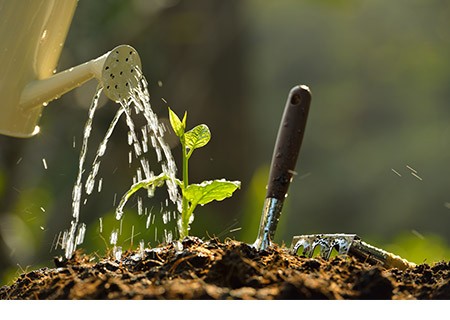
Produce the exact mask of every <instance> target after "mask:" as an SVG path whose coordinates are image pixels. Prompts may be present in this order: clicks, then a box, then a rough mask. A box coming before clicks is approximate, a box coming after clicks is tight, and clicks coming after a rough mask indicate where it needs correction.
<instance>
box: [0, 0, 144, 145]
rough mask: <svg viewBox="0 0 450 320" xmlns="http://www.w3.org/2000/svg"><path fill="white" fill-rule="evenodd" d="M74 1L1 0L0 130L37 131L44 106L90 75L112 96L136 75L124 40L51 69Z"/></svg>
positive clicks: (120, 94)
mask: <svg viewBox="0 0 450 320" xmlns="http://www.w3.org/2000/svg"><path fill="white" fill-rule="evenodd" d="M77 2H78V1H77V0H0V101H1V102H0V134H4V135H9V136H13V137H22V138H27V137H31V136H33V135H35V134H37V133H38V132H39V126H38V122H39V118H40V116H41V113H42V109H43V108H44V106H46V105H47V104H48V102H50V101H52V100H54V99H57V98H59V97H60V96H61V95H63V94H64V93H66V92H68V91H70V90H72V89H74V88H76V87H78V86H80V85H82V84H83V83H85V82H86V81H88V80H90V79H92V78H96V79H97V80H98V81H99V82H100V83H101V85H102V86H103V88H104V92H105V94H106V96H107V97H108V98H110V99H111V100H113V101H119V100H124V99H126V98H127V97H128V95H129V93H130V92H131V91H130V90H131V89H132V88H134V87H136V84H137V82H138V81H140V78H139V77H140V76H139V75H140V69H141V60H140V58H139V55H138V53H137V52H136V50H134V49H133V48H132V47H130V46H128V45H121V46H118V47H116V48H114V49H113V50H111V51H110V52H108V53H106V54H104V55H103V56H101V57H99V58H97V59H94V60H91V61H88V62H86V63H84V64H81V65H78V66H76V67H73V68H70V69H68V70H65V71H62V72H60V73H55V68H56V66H57V64H58V60H59V57H60V54H61V50H62V48H63V45H64V42H65V39H66V36H67V32H68V30H69V27H70V24H71V21H72V18H73V15H74V12H75V8H76V6H77Z"/></svg>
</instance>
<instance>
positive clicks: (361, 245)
mask: <svg viewBox="0 0 450 320" xmlns="http://www.w3.org/2000/svg"><path fill="white" fill-rule="evenodd" d="M301 247H303V251H302V253H303V255H305V256H306V257H308V258H311V257H312V256H313V255H314V252H315V249H316V248H317V247H319V248H320V256H321V257H322V258H324V259H329V258H330V256H331V253H332V252H333V249H335V250H336V251H337V253H338V254H339V255H351V256H353V257H355V258H357V259H359V260H362V261H364V262H368V263H372V264H377V265H381V266H383V267H385V268H398V269H401V270H404V269H406V268H413V267H415V264H414V263H412V262H409V261H408V260H406V259H403V258H401V257H399V256H397V255H395V254H393V253H390V252H387V251H385V250H383V249H380V248H377V247H374V246H372V245H370V244H368V243H365V242H364V241H362V240H361V238H360V237H359V236H358V235H356V234H347V233H333V234H311V235H301V236H295V237H293V238H292V244H291V252H292V254H294V255H296V254H297V252H298V250H299V249H300V248H301Z"/></svg>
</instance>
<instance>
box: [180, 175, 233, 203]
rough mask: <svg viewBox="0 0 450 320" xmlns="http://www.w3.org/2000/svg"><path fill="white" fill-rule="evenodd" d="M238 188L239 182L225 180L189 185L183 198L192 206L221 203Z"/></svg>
mask: <svg viewBox="0 0 450 320" xmlns="http://www.w3.org/2000/svg"><path fill="white" fill-rule="evenodd" d="M240 187H241V182H240V181H227V180H225V179H220V180H212V181H204V182H202V183H200V184H191V185H189V186H188V187H187V188H186V190H185V192H184V196H185V197H186V198H187V199H188V201H189V202H191V203H192V204H194V205H197V204H200V205H204V204H207V203H210V202H211V201H222V200H223V199H225V198H229V197H231V196H232V195H233V192H234V191H236V189H238V188H240Z"/></svg>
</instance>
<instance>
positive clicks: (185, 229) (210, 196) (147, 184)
mask: <svg viewBox="0 0 450 320" xmlns="http://www.w3.org/2000/svg"><path fill="white" fill-rule="evenodd" d="M186 118H187V113H186V112H185V113H184V116H183V120H180V118H178V116H177V115H176V114H175V112H173V111H172V110H171V109H170V108H169V120H170V124H171V126H172V129H173V131H174V132H175V134H176V135H177V137H178V138H179V139H180V144H181V148H182V152H181V154H182V175H183V179H182V180H179V179H176V183H177V185H178V186H179V187H180V189H181V195H182V205H181V216H180V218H179V220H178V229H179V233H180V239H183V238H185V237H186V236H188V235H189V225H190V224H191V222H192V221H193V218H194V210H195V208H196V207H197V206H198V205H205V204H208V203H210V202H212V201H222V200H224V199H225V198H229V197H231V196H232V195H233V192H234V191H236V189H238V188H240V186H241V183H240V181H227V180H225V179H219V180H209V181H203V182H201V183H199V184H195V183H194V184H189V159H190V158H191V156H192V153H193V152H194V150H195V149H198V148H201V147H204V146H205V145H206V144H207V143H208V142H209V140H210V139H211V132H210V131H209V128H208V126H206V125H205V124H200V125H198V126H196V127H194V128H193V129H191V130H189V131H187V132H186ZM169 179H171V178H170V177H169V176H167V175H166V174H163V173H162V174H160V175H158V176H155V177H153V178H151V179H145V180H142V181H138V182H136V183H135V184H133V185H132V186H131V188H130V189H129V190H128V191H127V192H126V193H125V195H124V196H123V197H122V200H121V201H120V203H119V206H118V207H117V212H120V213H121V212H122V210H123V207H124V205H125V203H126V202H127V201H128V199H129V198H130V197H131V196H132V195H133V194H134V193H135V192H136V191H138V190H139V189H141V188H146V189H154V188H155V187H160V186H162V185H163V184H164V182H165V181H166V180H169Z"/></svg>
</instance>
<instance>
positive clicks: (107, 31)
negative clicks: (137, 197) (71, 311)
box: [0, 0, 450, 283]
mask: <svg viewBox="0 0 450 320" xmlns="http://www.w3.org/2000/svg"><path fill="white" fill-rule="evenodd" d="M12 32H13V31H12ZM119 44H129V45H132V46H133V47H135V48H136V49H137V51H138V52H139V54H140V56H141V59H142V63H143V71H144V74H145V76H146V77H147V80H148V81H149V90H150V95H151V103H152V106H153V108H154V110H155V112H156V113H157V114H158V115H159V116H160V118H161V119H162V118H166V117H167V106H170V107H171V108H172V109H173V110H174V111H176V112H177V113H178V114H179V115H181V114H182V113H183V112H184V111H185V110H187V111H188V114H189V116H188V127H189V128H190V127H193V126H194V125H196V124H199V123H206V124H207V125H208V126H209V127H210V129H211V132H212V140H211V142H210V143H209V144H208V146H206V147H205V148H203V149H200V150H199V151H197V152H196V153H195V155H194V156H193V157H192V159H191V162H190V164H191V168H190V169H191V171H190V180H191V181H192V182H200V181H202V180H205V179H213V178H223V177H224V178H227V179H230V180H241V181H242V188H241V190H238V191H237V192H236V193H235V195H234V196H233V197H232V198H230V199H226V200H224V201H223V202H220V203H215V204H211V205H208V206H205V207H201V208H198V209H197V211H196V218H195V221H194V222H193V224H192V231H191V234H193V235H196V236H199V237H203V238H208V237H209V236H218V237H220V238H221V239H225V238H227V237H228V238H235V239H238V240H242V241H246V242H253V241H254V240H255V237H256V233H257V228H258V225H259V219H260V215H261V209H262V203H263V199H264V196H265V185H266V181H267V175H268V170H269V169H268V168H269V164H270V160H271V156H272V149H273V145H274V142H275V137H276V133H277V130H278V125H279V121H280V118H281V114H282V112H283V108H284V104H285V100H286V97H287V94H288V92H289V90H290V89H291V88H292V87H293V86H294V85H297V84H306V85H308V86H309V87H310V88H311V91H312V93H313V101H312V105H311V111H310V115H309V120H308V124H307V130H306V134H305V137H304V141H303V147H302V150H301V153H300V157H299V162H298V166H297V171H298V175H297V177H296V178H295V179H294V182H293V184H292V185H291V188H290V190H289V196H288V198H287V202H286V204H285V209H284V211H283V214H282V216H281V220H280V224H279V227H278V230H277V235H276V239H275V240H276V242H278V243H283V242H284V243H286V244H287V245H290V240H291V238H292V236H293V235H299V234H310V233H325V232H327V233H334V232H339V233H342V232H346V233H357V234H359V235H360V236H361V237H362V238H363V239H364V240H365V241H366V242H369V243H371V244H373V245H377V246H380V247H382V248H384V249H386V250H390V251H392V252H394V253H396V254H399V255H401V256H403V257H405V258H407V259H410V260H411V261H414V262H416V263H422V262H427V263H432V262H434V261H438V260H442V259H445V260H448V259H450V249H449V243H450V233H449V232H448V225H449V223H450V192H449V191H450V166H449V164H450V59H449V57H450V3H449V2H446V1H439V0H428V1H423V0H422V1H420V0H408V1H405V0H403V1H387V0H379V1H356V0H347V1H346V0H340V1H332V0H329V1H327V0H321V1H318V0H315V1H311V0H304V1H298V0H284V1H256V0H245V1H244V0H243V1H241V0H233V1H221V0H197V1H181V0H105V1H87V0H84V1H83V0H82V1H79V3H78V8H77V11H76V13H75V17H74V20H73V22H72V25H71V28H70V31H69V34H68V38H67V41H66V43H65V46H64V50H63V53H62V56H61V59H60V63H59V67H58V70H63V69H66V68H69V67H72V66H75V65H78V64H80V63H82V62H85V61H88V60H90V59H93V58H96V57H98V56H100V55H102V54H103V53H105V52H107V51H109V50H111V49H112V48H113V47H115V46H116V45H119ZM95 87H96V83H95V81H91V82H90V83H89V84H86V85H84V86H82V87H80V88H78V89H76V90H74V91H72V92H70V93H68V94H66V95H64V96H63V97H61V99H59V100H57V101H54V102H52V103H50V105H49V106H48V107H47V109H45V110H44V113H43V115H42V118H41V121H40V126H41V133H40V134H39V135H38V136H36V137H33V138H30V139H27V140H21V139H15V138H10V137H5V136H1V137H0V254H1V259H0V279H2V280H0V281H1V282H2V283H4V282H7V281H9V280H8V279H11V277H14V276H17V275H18V274H19V273H21V272H22V271H23V270H31V269H33V268H37V267H40V266H51V265H52V263H51V259H52V257H53V256H56V255H61V254H63V252H62V250H61V249H57V250H55V249H54V248H53V247H54V241H55V239H56V237H57V236H58V234H59V233H60V232H61V231H62V230H65V229H67V228H69V227H70V221H71V218H72V216H71V196H72V188H73V184H74V182H75V180H76V175H77V168H78V157H79V152H80V146H81V137H82V131H83V127H84V122H85V120H86V118H87V108H88V106H89V104H90V101H91V99H92V96H93V92H94V90H95ZM163 99H164V100H165V101H167V103H165V102H164V100H163ZM102 103H103V104H105V106H104V107H102V108H101V109H100V110H98V112H97V114H96V117H95V120H94V129H93V133H92V141H91V142H90V149H89V151H88V160H87V164H90V163H91V162H92V159H93V156H94V153H95V149H96V148H97V145H98V142H99V141H100V139H101V138H102V137H103V135H104V133H105V131H106V129H107V128H108V126H109V123H110V121H111V120H112V117H113V116H114V114H115V110H117V106H116V105H115V104H113V103H111V102H108V101H106V100H105V99H104V100H103V102H102ZM163 121H164V120H163ZM122 122H123V123H120V124H119V125H118V127H117V128H116V131H115V133H114V135H113V137H112V140H111V142H110V144H109V146H108V151H107V153H106V155H105V157H104V159H103V161H102V167H101V170H100V176H101V177H103V188H102V192H101V193H96V194H94V195H92V197H90V198H89V199H88V202H87V203H86V205H84V206H82V208H81V220H82V221H83V222H86V224H87V234H86V238H85V242H84V244H83V245H82V246H81V248H83V249H84V250H85V251H86V252H88V253H94V254H98V255H103V254H104V253H105V252H106V251H107V250H109V249H111V248H110V247H111V246H110V245H109V234H110V232H111V230H112V229H113V228H117V221H115V218H114V214H113V212H114V203H115V198H117V197H119V196H120V195H121V194H122V193H123V192H124V191H125V190H126V189H127V188H128V187H129V186H130V184H131V179H132V175H131V173H130V172H129V171H127V170H119V169H122V168H126V167H127V166H128V163H127V160H128V145H127V143H126V139H127V128H126V125H125V123H124V121H122ZM178 147H179V146H178ZM173 152H174V156H175V158H176V161H177V163H178V164H179V166H180V162H179V155H180V153H179V150H178V149H177V146H174V149H173ZM43 159H45V162H46V164H47V169H45V168H44V165H43ZM161 197H162V196H161ZM154 201H159V200H154ZM158 205H159V204H158V203H157V204H156V206H158ZM150 206H151V202H150ZM99 219H101V221H102V232H100V223H99V221H100V220H99ZM156 225H157V223H156ZM121 227H122V228H123V234H122V235H121V239H120V240H119V243H120V244H121V245H122V246H123V248H124V249H128V248H135V247H136V246H137V244H138V242H139V240H140V239H143V240H144V241H145V242H146V243H147V244H148V245H150V246H156V245H157V244H158V242H159V241H160V240H158V239H156V241H155V236H154V230H153V229H151V230H146V228H145V217H142V216H138V215H137V213H136V208H135V206H134V207H133V205H130V206H128V209H127V212H126V214H125V217H124V220H123V225H122V226H121ZM160 232H161V229H160ZM131 233H132V234H133V235H134V236H135V237H134V238H133V239H130V237H131Z"/></svg>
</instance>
